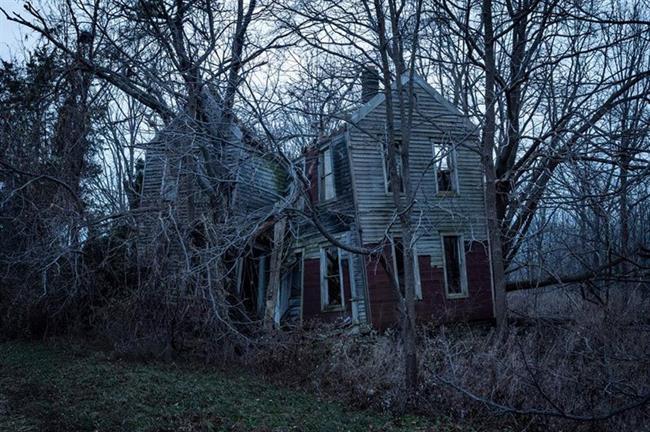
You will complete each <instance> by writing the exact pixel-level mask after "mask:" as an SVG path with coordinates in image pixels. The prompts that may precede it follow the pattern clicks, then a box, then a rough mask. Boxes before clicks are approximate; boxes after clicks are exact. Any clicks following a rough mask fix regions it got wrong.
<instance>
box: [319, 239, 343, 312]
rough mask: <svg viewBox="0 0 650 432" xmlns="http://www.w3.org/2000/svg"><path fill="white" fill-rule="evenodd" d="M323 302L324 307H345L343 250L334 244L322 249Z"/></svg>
mask: <svg viewBox="0 0 650 432" xmlns="http://www.w3.org/2000/svg"><path fill="white" fill-rule="evenodd" d="M320 269H321V303H322V306H323V309H332V308H342V307H343V271H342V266H341V251H340V250H339V249H338V248H337V247H334V246H329V247H326V248H323V249H321V265H320Z"/></svg>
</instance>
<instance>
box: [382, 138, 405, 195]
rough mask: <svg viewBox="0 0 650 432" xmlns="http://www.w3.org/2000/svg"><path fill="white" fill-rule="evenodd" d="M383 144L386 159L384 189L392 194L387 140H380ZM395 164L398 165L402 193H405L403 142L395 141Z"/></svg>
mask: <svg viewBox="0 0 650 432" xmlns="http://www.w3.org/2000/svg"><path fill="white" fill-rule="evenodd" d="M380 141H381V143H382V154H383V159H384V188H385V190H386V193H391V192H392V191H393V187H392V185H391V175H390V162H389V159H388V147H387V146H386V140H384V139H383V138H380ZM395 150H396V151H395V163H396V164H397V175H398V176H399V188H400V190H399V191H400V192H404V181H403V180H402V179H403V175H402V140H400V139H395Z"/></svg>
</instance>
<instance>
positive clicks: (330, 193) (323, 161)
mask: <svg viewBox="0 0 650 432" xmlns="http://www.w3.org/2000/svg"><path fill="white" fill-rule="evenodd" d="M319 166H320V167H321V169H320V199H321V200H322V201H326V200H328V199H332V198H335V197H336V191H335V190H334V168H333V163H332V149H331V148H326V149H325V150H323V151H322V152H321V154H320V163H319Z"/></svg>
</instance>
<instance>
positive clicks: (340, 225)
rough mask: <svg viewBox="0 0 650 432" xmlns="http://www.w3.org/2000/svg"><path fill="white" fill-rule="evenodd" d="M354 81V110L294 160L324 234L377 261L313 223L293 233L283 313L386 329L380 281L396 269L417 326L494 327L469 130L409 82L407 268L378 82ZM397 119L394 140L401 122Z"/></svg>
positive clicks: (386, 297)
mask: <svg viewBox="0 0 650 432" xmlns="http://www.w3.org/2000/svg"><path fill="white" fill-rule="evenodd" d="M363 80H364V83H363V86H364V89H363V101H362V105H361V106H360V107H359V108H358V110H356V112H354V113H353V114H352V115H351V116H350V117H349V119H348V121H347V122H346V125H345V126H344V127H342V128H341V129H340V130H339V131H338V132H336V133H334V134H332V135H331V136H329V137H327V138H324V139H321V140H320V141H319V142H318V144H317V145H316V146H314V147H312V148H309V149H307V150H306V151H305V152H304V155H303V158H302V163H303V164H304V165H303V166H304V170H305V172H306V175H307V176H308V178H309V179H310V184H311V190H310V191H309V195H310V199H311V201H312V203H313V204H314V206H315V208H316V210H317V213H318V215H319V218H320V220H321V221H322V223H323V225H324V226H325V227H326V228H327V229H328V231H329V232H330V233H331V234H333V236H334V237H335V238H336V239H338V240H339V241H341V242H343V243H344V244H349V245H353V246H359V247H366V248H373V247H377V246H378V247H379V250H380V253H379V254H377V255H374V256H373V255H370V256H363V255H358V254H353V253H349V252H347V251H345V250H344V249H342V248H337V247H335V246H333V245H332V244H331V242H329V241H327V240H326V238H325V237H324V236H323V235H322V234H321V233H320V232H319V231H318V230H316V229H315V228H314V227H313V225H312V224H301V225H300V227H299V229H298V230H297V231H298V235H297V239H296V241H295V247H294V249H293V251H294V262H295V263H297V264H295V266H296V267H295V268H296V269H299V271H300V273H299V275H298V276H294V277H293V279H292V280H294V281H295V282H294V284H293V285H288V286H287V287H285V288H284V289H285V290H286V292H285V293H284V294H283V296H284V297H288V298H289V301H288V302H287V303H286V305H287V306H291V305H295V307H298V308H299V310H298V312H296V311H295V310H294V312H293V314H292V315H293V316H296V315H299V316H300V318H301V319H302V320H303V321H306V320H310V319H320V320H325V321H332V320H337V319H343V320H349V321H351V322H358V323H367V324H371V325H373V326H375V327H378V328H386V327H388V326H391V325H394V324H396V323H397V322H398V309H397V297H396V295H395V291H394V288H393V287H394V286H395V285H392V286H391V283H390V279H389V274H393V275H394V277H395V278H396V279H397V281H396V282H397V284H398V286H399V284H400V283H403V270H402V269H403V268H404V267H403V266H404V265H413V266H414V269H415V275H416V277H415V279H416V296H417V303H416V311H417V316H418V319H419V320H422V321H439V322H443V321H455V320H480V319H492V318H493V317H494V312H493V291H492V283H491V271H490V264H489V254H488V243H487V238H488V237H487V232H486V222H485V215H486V212H485V204H484V192H483V176H482V171H481V164H480V156H479V154H478V152H477V144H478V140H479V134H478V130H477V127H476V126H475V125H473V124H472V123H471V122H470V121H469V120H468V119H467V118H466V117H465V116H463V115H462V114H461V113H460V112H459V111H458V110H457V109H456V108H455V107H454V106H452V105H451V104H450V103H449V102H447V101H446V100H444V98H442V97H441V95H440V94H439V93H437V92H436V91H435V90H434V89H433V88H432V87H431V86H430V85H429V84H427V83H426V82H425V81H424V80H423V79H421V78H419V77H415V78H414V90H415V100H416V109H415V111H416V114H415V117H414V121H413V127H412V129H411V142H410V155H409V158H410V160H409V162H410V165H411V179H412V182H413V184H414V187H415V188H416V189H417V193H416V202H415V205H414V212H413V214H414V220H413V224H414V226H416V227H418V228H417V233H416V241H415V244H412V245H410V246H411V247H412V248H413V251H414V255H416V256H417V260H415V261H414V262H413V263H411V264H407V263H404V262H403V258H402V250H403V249H402V248H403V247H405V245H402V244H401V241H400V240H401V239H400V233H399V230H398V229H395V228H394V226H395V225H398V226H399V224H395V207H394V205H393V202H392V194H391V191H390V185H389V183H390V182H389V178H388V175H389V171H388V169H387V158H386V148H385V142H386V137H385V123H386V111H385V106H384V103H385V97H384V94H383V92H382V93H379V92H378V88H379V83H378V78H377V77H376V75H374V76H373V74H365V75H364V78H363ZM403 80H404V82H405V83H406V82H407V80H408V78H406V77H405V78H403ZM394 101H395V103H396V104H397V103H398V98H396V97H395V98H394ZM396 111H399V110H397V109H396ZM396 121H397V140H398V142H399V138H400V135H401V131H400V130H399V124H400V119H399V117H398V118H397V119H396ZM387 238H388V239H389V241H387ZM381 255H383V259H381ZM386 263H390V264H389V265H391V272H390V273H389V272H388V271H387V269H386ZM400 278H401V279H402V280H400Z"/></svg>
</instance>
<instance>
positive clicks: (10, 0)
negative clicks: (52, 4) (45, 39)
mask: <svg viewBox="0 0 650 432" xmlns="http://www.w3.org/2000/svg"><path fill="white" fill-rule="evenodd" d="M23 3H24V1H23V0H0V7H2V8H3V9H4V10H5V11H6V12H7V13H9V14H10V13H11V12H19V13H20V12H22V11H24V9H23V6H22V5H23ZM33 3H38V2H33ZM25 37H27V40H25ZM33 42H34V37H33V36H32V34H31V33H30V32H29V31H28V30H27V29H25V28H22V27H20V26H19V25H18V24H15V23H13V22H11V21H7V19H6V18H5V17H4V14H0V57H1V58H2V59H3V60H9V59H10V58H11V57H12V56H15V57H19V58H20V57H22V51H23V46H24V45H27V46H29V45H31V44H32V43H33Z"/></svg>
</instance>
